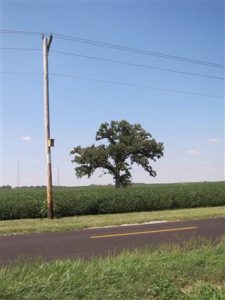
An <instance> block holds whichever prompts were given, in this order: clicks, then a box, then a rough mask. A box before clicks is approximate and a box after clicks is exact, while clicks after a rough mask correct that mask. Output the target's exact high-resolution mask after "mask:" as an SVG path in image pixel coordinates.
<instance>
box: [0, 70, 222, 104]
mask: <svg viewBox="0 0 225 300" xmlns="http://www.w3.org/2000/svg"><path fill="white" fill-rule="evenodd" d="M0 74H32V75H43V73H42V72H26V71H24V72H20V71H3V72H0ZM49 76H50V77H51V76H53V77H64V78H70V79H80V80H87V81H93V82H98V83H106V84H113V85H119V86H127V87H132V88H141V89H150V90H156V91H161V92H169V93H178V94H187V95H192V96H201V97H208V98H216V99H224V97H221V96H216V95H209V94H202V93H196V92H191V91H184V90H173V89H165V88H160V87H152V86H145V85H139V84H132V83H126V82H119V81H112V80H104V79H96V78H90V77H81V76H76V75H68V74H60V73H49Z"/></svg>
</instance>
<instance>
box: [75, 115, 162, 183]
mask: <svg viewBox="0 0 225 300" xmlns="http://www.w3.org/2000/svg"><path fill="white" fill-rule="evenodd" d="M100 140H106V143H105V144H101V145H94V144H93V145H92V146H90V147H85V148H82V147H81V146H77V147H75V148H73V150H72V151H71V155H74V158H73V160H72V162H74V163H75V164H76V167H75V173H76V176H77V177H78V178H81V177H83V176H86V175H87V176H88V178H90V177H91V175H92V174H93V173H94V172H95V170H97V169H99V168H101V169H103V170H104V173H105V174H110V175H112V176H113V179H114V182H115V187H116V188H119V187H125V186H127V185H129V184H130V183H131V179H132V176H131V168H132V165H133V164H134V163H136V164H137V165H139V166H141V167H143V168H144V170H145V171H146V172H148V174H149V175H150V176H153V177H155V176H156V172H155V171H154V170H153V168H152V167H151V165H150V161H151V160H153V161H156V159H159V158H160V157H162V156H163V151H164V147H163V143H158V142H157V141H156V140H155V139H154V138H153V137H152V136H151V134H150V133H148V132H146V131H145V130H144V129H143V128H142V126H141V125H140V124H133V125H132V124H130V123H128V122H127V121H125V120H122V121H111V123H110V124H109V123H103V124H101V126H100V128H99V130H98V131H97V133H96V141H100Z"/></svg>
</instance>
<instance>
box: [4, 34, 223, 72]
mask: <svg viewBox="0 0 225 300" xmlns="http://www.w3.org/2000/svg"><path fill="white" fill-rule="evenodd" d="M0 33H8V34H27V35H42V34H43V33H42V32H40V31H22V30H0ZM45 34H52V35H53V36H54V37H56V38H59V39H63V40H68V41H72V42H76V43H83V44H88V45H94V46H101V47H106V48H111V49H115V50H121V51H127V52H133V53H138V54H142V55H151V56H155V57H159V58H165V59H172V60H178V61H183V62H186V63H192V64H200V65H205V66H208V67H216V68H225V65H224V64H219V63H215V62H209V61H205V60H199V59H193V58H187V57H182V56H176V55H171V54H167V53H162V52H156V51H149V50H144V49H138V48H132V47H128V46H123V45H117V44H113V43H107V42H100V41H96V40H92V39H85V38H80V37H77V36H69V35H63V34H59V33H49V32H45Z"/></svg>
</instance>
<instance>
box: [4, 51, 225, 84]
mask: <svg viewBox="0 0 225 300" xmlns="http://www.w3.org/2000/svg"><path fill="white" fill-rule="evenodd" d="M0 49H2V50H22V51H29V50H30V51H42V49H40V48H21V47H20V48H19V47H18V48H17V47H0ZM50 52H51V53H55V54H60V55H69V56H75V57H81V58H86V59H91V60H96V61H103V62H109V63H116V64H122V65H129V66H133V67H141V68H145V69H150V70H159V71H166V72H172V73H177V74H183V75H190V76H197V77H203V78H209V79H217V80H224V77H219V76H213V75H207V74H200V73H194V72H186V71H180V70H174V69H170V68H161V67H156V66H152V65H145V64H137V63H131V62H126V61H121V60H115V59H108V58H103V57H97V56H90V55H83V54H78V53H74V52H65V51H59V50H51V51H50Z"/></svg>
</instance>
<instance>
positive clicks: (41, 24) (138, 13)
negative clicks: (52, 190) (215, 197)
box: [0, 1, 224, 186]
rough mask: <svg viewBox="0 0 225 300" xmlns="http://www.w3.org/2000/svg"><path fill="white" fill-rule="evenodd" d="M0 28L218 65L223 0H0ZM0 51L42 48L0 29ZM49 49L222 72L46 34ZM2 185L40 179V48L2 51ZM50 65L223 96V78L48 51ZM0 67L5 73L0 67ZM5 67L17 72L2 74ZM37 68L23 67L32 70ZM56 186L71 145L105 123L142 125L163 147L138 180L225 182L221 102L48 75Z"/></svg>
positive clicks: (35, 40) (66, 179) (69, 181)
mask: <svg viewBox="0 0 225 300" xmlns="http://www.w3.org/2000/svg"><path fill="white" fill-rule="evenodd" d="M0 5H1V6H0V8H1V29H12V30H25V31H38V32H53V33H60V34H65V35H71V36H77V37H82V38H87V39H91V40H97V41H103V42H108V43H113V44H118V45H125V46H128V47H133V48H139V49H144V50H149V51H155V52H161V53H166V54H171V55H176V56H182V57H187V58H193V59H199V60H204V61H209V62H215V63H218V64H224V1H211V2H210V1H196V2H195V1H185V2H184V1H0ZM0 38H1V48H8V47H15V48H18V47H20V48H21V47H23V48H35V49H41V46H42V45H41V37H40V36H32V35H13V34H1V33H0ZM51 50H57V51H66V52H73V53H77V54H81V55H88V56H97V57H101V58H107V59H113V60H120V61H126V62H131V63H136V64H145V65H151V66H156V67H160V68H170V69H175V70H179V71H185V72H192V73H200V74H205V75H210V76H217V77H224V69H222V68H215V67H208V66H203V65H200V64H191V63H185V62H181V61H178V60H169V59H163V58H158V57H154V56H149V55H140V54H137V53H132V52H125V51H118V50H115V49H109V48H103V47H99V46H91V45H85V44H81V43H75V42H71V41H67V40H62V39H57V38H56V37H53V41H52V45H51ZM0 53H1V56H0V59H1V77H2V80H1V91H2V92H1V110H2V112H1V115H2V117H3V118H2V119H3V121H2V130H1V140H2V147H1V170H2V172H1V178H0V185H2V184H10V185H13V186H15V185H17V164H18V161H19V165H20V167H19V173H20V185H40V184H45V181H46V175H45V152H44V115H43V84H42V75H41V74H40V73H41V72H42V53H41V51H38V50H37V51H22V50H6V49H0ZM49 69H50V70H49V72H50V73H57V74H64V75H71V76H78V77H87V78H94V79H101V80H106V81H117V82H122V83H129V84H134V85H143V86H150V87H157V88H162V89H171V90H183V91H190V92H194V93H200V94H206V95H215V96H219V97H224V81H223V80H217V79H212V78H202V77H197V76H190V75H185V74H178V73H170V72H166V71H159V70H150V69H146V68H141V67H133V66H129V65H121V64H116V63H109V62H103V61H95V60H91V59H87V58H81V57H75V56H69V55H60V54H56V53H54V52H51V51H50V54H49ZM2 72H3V73H2ZM7 72H17V73H10V74H9V73H8V74H7ZM29 72H30V73H32V72H33V73H35V74H30V73H29ZM50 107H51V136H52V138H55V147H54V148H53V149H52V162H53V183H54V184H57V170H58V168H59V174H60V184H61V185H87V184H93V183H96V184H108V183H112V178H111V177H110V176H104V177H99V175H100V174H101V172H96V174H95V175H94V176H93V177H92V178H91V179H87V178H83V179H80V180H78V179H77V178H76V177H75V174H74V171H73V168H74V165H73V164H72V163H71V159H72V157H70V155H69V152H70V150H71V149H72V148H73V147H74V146H77V145H82V146H86V145H90V144H92V143H93V142H94V139H95V133H96V131H97V129H98V127H99V125H100V124H101V123H102V122H105V121H107V122H110V121H111V120H121V119H126V120H127V121H129V122H131V123H140V124H141V125H142V126H143V127H144V128H145V129H146V130H147V131H149V132H150V133H151V134H152V135H153V137H154V138H156V139H157V140H158V141H162V142H163V143H164V145H165V156H164V158H162V159H160V160H158V161H157V162H156V163H154V164H153V166H154V168H155V170H156V171H157V174H158V176H157V177H156V178H151V177H149V176H148V174H147V173H145V172H144V171H142V170H141V169H139V168H137V167H134V171H133V180H134V181H135V182H146V183H147V182H148V183H153V182H154V183H156V182H157V183H158V182H183V181H185V182H186V181H205V180H209V181H214V180H224V99H219V98H210V97H206V96H197V95H189V94H183V93H180V94H179V93H171V92H166V91H158V90H151V89H143V88H137V87H136V88H135V87H128V86H119V85H113V84H110V83H102V82H101V83H100V82H93V81H88V80H81V79H75V78H64V77H57V76H50Z"/></svg>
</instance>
